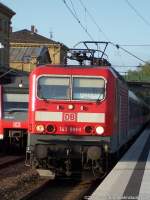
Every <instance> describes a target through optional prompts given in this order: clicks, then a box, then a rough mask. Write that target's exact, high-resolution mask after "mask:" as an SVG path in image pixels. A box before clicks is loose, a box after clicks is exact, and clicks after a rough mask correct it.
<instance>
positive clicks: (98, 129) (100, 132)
mask: <svg viewBox="0 0 150 200" xmlns="http://www.w3.org/2000/svg"><path fill="white" fill-rule="evenodd" d="M96 133H97V134H98V135H102V134H103V133H104V128H103V127H102V126H98V127H97V128H96Z"/></svg>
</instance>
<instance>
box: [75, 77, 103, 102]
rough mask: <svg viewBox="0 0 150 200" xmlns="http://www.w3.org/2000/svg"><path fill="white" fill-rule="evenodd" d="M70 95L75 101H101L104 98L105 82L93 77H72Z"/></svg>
mask: <svg viewBox="0 0 150 200" xmlns="http://www.w3.org/2000/svg"><path fill="white" fill-rule="evenodd" d="M72 95H73V99H75V100H98V99H99V100H102V99H104V96H105V80H104V79H102V78H93V77H74V78H73V94H72Z"/></svg>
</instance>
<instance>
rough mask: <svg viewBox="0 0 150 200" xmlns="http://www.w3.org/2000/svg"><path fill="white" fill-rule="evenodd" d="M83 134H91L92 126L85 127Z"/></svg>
mask: <svg viewBox="0 0 150 200" xmlns="http://www.w3.org/2000/svg"><path fill="white" fill-rule="evenodd" d="M85 132H86V133H89V134H91V133H93V127H92V126H86V127H85Z"/></svg>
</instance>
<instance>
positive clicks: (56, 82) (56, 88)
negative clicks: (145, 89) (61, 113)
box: [37, 76, 70, 100]
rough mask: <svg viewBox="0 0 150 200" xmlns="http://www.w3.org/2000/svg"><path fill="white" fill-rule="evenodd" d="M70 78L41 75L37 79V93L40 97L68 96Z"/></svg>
mask: <svg viewBox="0 0 150 200" xmlns="http://www.w3.org/2000/svg"><path fill="white" fill-rule="evenodd" d="M69 83H70V78H69V77H51V76H43V77H41V78H39V80H38V88H37V95H38V97H39V98H41V99H64V100H67V99H69V98H70V92H69V91H70V87H69Z"/></svg>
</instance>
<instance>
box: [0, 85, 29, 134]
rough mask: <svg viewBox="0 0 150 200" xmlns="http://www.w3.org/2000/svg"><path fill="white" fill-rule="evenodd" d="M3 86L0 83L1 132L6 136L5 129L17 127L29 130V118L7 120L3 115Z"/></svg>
mask: <svg viewBox="0 0 150 200" xmlns="http://www.w3.org/2000/svg"><path fill="white" fill-rule="evenodd" d="M2 107H3V88H2V86H1V85H0V134H1V135H3V136H4V134H5V133H4V132H5V131H4V130H5V129H10V130H17V129H25V130H28V119H26V120H23V121H19V120H17V121H15V120H6V119H3V117H2V112H3V109H2Z"/></svg>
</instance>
